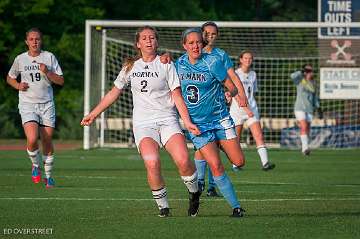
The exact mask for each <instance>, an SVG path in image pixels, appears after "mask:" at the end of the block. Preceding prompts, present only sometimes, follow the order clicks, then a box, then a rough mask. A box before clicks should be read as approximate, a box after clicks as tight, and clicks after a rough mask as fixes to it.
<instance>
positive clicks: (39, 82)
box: [8, 51, 63, 103]
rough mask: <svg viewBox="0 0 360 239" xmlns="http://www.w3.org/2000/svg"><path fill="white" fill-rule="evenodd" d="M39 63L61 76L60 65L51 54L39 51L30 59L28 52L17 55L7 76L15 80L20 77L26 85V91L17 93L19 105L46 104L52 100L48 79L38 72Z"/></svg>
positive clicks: (51, 90)
mask: <svg viewBox="0 0 360 239" xmlns="http://www.w3.org/2000/svg"><path fill="white" fill-rule="evenodd" d="M39 63H43V64H45V65H46V67H47V68H48V70H49V71H51V72H54V73H56V74H57V75H62V74H63V73H62V70H61V68H60V65H59V63H58V61H57V59H56V57H55V56H54V54H52V53H51V52H48V51H41V52H40V54H39V55H38V56H35V57H32V56H30V55H29V54H28V52H24V53H22V54H20V55H18V56H17V57H16V58H15V60H14V63H13V64H12V66H11V68H10V71H9V73H8V75H9V76H10V77H11V78H14V79H16V78H17V77H18V75H19V74H20V76H21V82H26V83H28V86H29V88H28V89H27V90H26V91H19V103H22V102H27V103H46V102H49V101H52V100H53V89H52V86H51V82H50V81H49V79H48V78H47V77H46V76H45V74H43V73H42V72H41V71H40V65H39Z"/></svg>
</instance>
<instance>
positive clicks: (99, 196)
mask: <svg viewBox="0 0 360 239" xmlns="http://www.w3.org/2000/svg"><path fill="white" fill-rule="evenodd" d="M245 155H246V157H247V165H246V167H245V169H244V170H243V171H241V172H239V173H234V172H231V171H230V164H229V163H228V162H226V161H225V157H224V155H223V161H224V163H225V165H226V168H227V172H228V175H229V176H230V177H231V179H232V181H233V184H234V186H235V188H236V190H237V193H238V196H239V198H240V200H241V202H242V206H243V207H244V208H245V209H246V212H247V213H246V217H244V218H242V219H234V218H229V215H230V213H231V209H230V208H229V206H228V205H227V203H226V202H225V201H224V200H223V199H222V198H220V199H211V198H207V197H206V196H205V195H203V196H202V201H201V202H202V203H201V205H200V212H199V216H198V217H196V218H189V217H187V215H186V211H187V204H188V201H187V192H186V188H185V186H184V185H183V183H182V181H181V180H180V177H179V176H178V173H177V171H176V169H175V166H174V164H173V162H172V161H171V160H170V158H169V157H168V155H167V154H166V153H165V152H162V168H163V175H164V177H165V180H166V182H167V188H168V195H169V196H168V197H169V199H170V206H171V208H172V211H171V212H172V217H169V218H158V217H157V216H156V215H157V213H158V211H157V209H156V207H155V203H154V201H153V199H152V197H151V192H150V190H149V188H148V185H147V182H146V174H145V169H144V166H143V163H142V161H141V160H140V157H139V156H138V154H137V151H136V150H135V149H97V150H90V151H83V150H72V151H58V152H57V153H56V161H55V171H54V178H55V180H56V184H57V186H56V188H54V189H50V190H46V189H45V187H44V186H43V185H42V184H38V185H34V184H33V183H32V182H31V176H30V160H29V159H27V156H26V154H25V152H24V151H0V212H1V213H0V238H33V237H43V238H196V239H198V238H290V237H291V238H360V171H359V169H360V156H359V155H360V150H359V149H356V150H352V149H351V150H316V151H314V152H312V154H311V156H310V157H307V158H306V157H304V156H302V155H301V154H300V153H299V152H298V151H293V150H282V149H271V150H269V156H270V158H271V159H272V161H273V162H274V163H276V169H275V170H274V171H271V172H263V171H262V170H261V167H260V160H259V159H258V156H257V154H256V151H255V150H252V149H247V150H245ZM36 228H48V229H52V234H49V235H21V234H17V235H14V234H11V235H5V234H4V233H5V232H8V229H13V230H14V229H36Z"/></svg>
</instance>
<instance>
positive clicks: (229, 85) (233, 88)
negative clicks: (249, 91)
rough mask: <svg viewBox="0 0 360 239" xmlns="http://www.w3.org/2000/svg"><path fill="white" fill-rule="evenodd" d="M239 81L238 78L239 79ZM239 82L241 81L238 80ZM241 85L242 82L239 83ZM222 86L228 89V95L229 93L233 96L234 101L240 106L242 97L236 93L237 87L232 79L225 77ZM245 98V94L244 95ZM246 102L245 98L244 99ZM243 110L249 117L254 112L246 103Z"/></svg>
mask: <svg viewBox="0 0 360 239" xmlns="http://www.w3.org/2000/svg"><path fill="white" fill-rule="evenodd" d="M239 81H240V80H239ZM240 83H241V82H240ZM241 85H242V84H241ZM224 86H225V87H226V88H227V89H228V92H229V93H228V95H230V96H231V97H234V99H235V101H236V103H237V104H238V105H239V106H240V107H242V106H241V104H242V98H241V97H240V94H238V88H237V87H236V86H235V84H234V82H233V81H232V80H230V79H229V78H227V79H226V80H225V81H224ZM245 98H246V95H245ZM246 102H247V99H246ZM243 108H244V110H245V112H246V113H247V115H248V116H249V117H253V116H254V114H253V113H252V112H251V110H250V109H249V107H248V105H246V107H243Z"/></svg>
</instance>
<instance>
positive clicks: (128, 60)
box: [123, 26, 159, 73]
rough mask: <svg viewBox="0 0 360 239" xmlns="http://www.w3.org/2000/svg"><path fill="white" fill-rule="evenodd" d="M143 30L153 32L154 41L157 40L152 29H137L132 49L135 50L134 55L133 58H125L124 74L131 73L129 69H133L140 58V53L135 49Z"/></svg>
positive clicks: (149, 27)
mask: <svg viewBox="0 0 360 239" xmlns="http://www.w3.org/2000/svg"><path fill="white" fill-rule="evenodd" d="M144 30H151V31H153V32H154V33H155V38H156V40H158V39H159V35H158V33H157V31H156V29H155V28H154V27H151V26H143V27H140V28H138V29H137V31H136V33H135V40H134V49H135V50H136V55H135V56H133V57H127V58H126V59H125V61H124V64H123V68H125V73H129V71H131V69H132V68H133V66H134V63H135V61H137V60H139V59H140V58H141V57H142V55H141V51H140V49H139V48H138V47H137V43H138V42H139V39H140V33H141V32H142V31H144Z"/></svg>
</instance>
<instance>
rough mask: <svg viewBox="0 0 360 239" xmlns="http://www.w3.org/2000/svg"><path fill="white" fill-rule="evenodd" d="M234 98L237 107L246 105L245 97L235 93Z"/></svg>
mask: <svg viewBox="0 0 360 239" xmlns="http://www.w3.org/2000/svg"><path fill="white" fill-rule="evenodd" d="M234 98H235V100H236V102H237V103H238V105H239V107H247V106H248V102H247V99H246V97H243V96H240V95H236V96H235V97H234Z"/></svg>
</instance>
